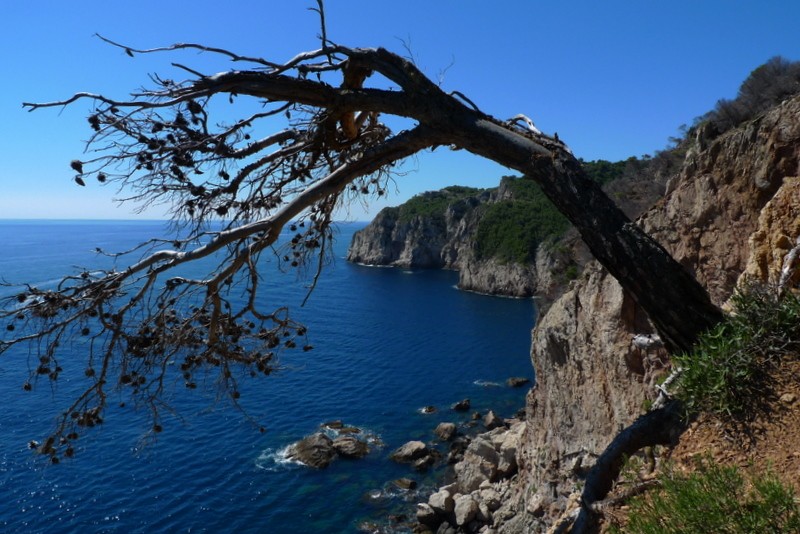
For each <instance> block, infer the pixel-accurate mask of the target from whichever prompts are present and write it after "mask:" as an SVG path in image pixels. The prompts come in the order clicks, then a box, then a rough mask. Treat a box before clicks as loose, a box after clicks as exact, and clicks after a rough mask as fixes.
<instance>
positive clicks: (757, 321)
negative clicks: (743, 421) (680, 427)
mask: <svg viewBox="0 0 800 534" xmlns="http://www.w3.org/2000/svg"><path fill="white" fill-rule="evenodd" d="M732 302H733V313H732V314H731V315H730V316H728V317H727V318H726V319H725V320H724V321H723V322H722V323H720V324H719V325H717V327H716V328H714V329H713V330H711V331H710V332H708V333H707V334H705V335H703V336H701V338H700V340H699V341H698V343H697V345H696V346H695V349H694V350H693V352H692V353H691V354H688V355H687V354H683V355H680V356H677V357H676V358H675V359H676V361H677V364H678V365H680V366H681V367H683V368H684V372H683V375H682V376H681V378H680V381H679V384H678V385H679V391H678V396H679V397H680V398H681V399H682V400H683V401H684V403H685V404H686V407H687V409H688V410H689V412H690V413H694V412H699V411H705V412H711V413H714V414H717V415H722V416H726V417H734V418H742V417H744V418H747V417H748V416H750V415H752V414H754V413H756V411H757V410H758V409H759V408H760V407H761V406H762V405H763V403H764V402H765V401H766V400H767V399H768V398H769V397H770V396H771V395H772V394H773V391H772V388H771V385H770V380H769V373H770V371H771V370H772V369H773V368H774V365H775V364H776V363H777V361H778V360H779V359H780V358H781V357H784V356H787V355H792V356H794V357H796V355H797V353H798V351H800V299H798V298H797V297H796V296H795V295H793V294H791V293H788V294H786V295H785V296H784V297H783V298H779V297H778V296H777V292H776V291H774V289H773V288H770V287H765V286H758V285H753V284H748V285H746V286H745V287H744V288H743V289H742V290H741V291H737V292H736V294H735V295H734V296H733V298H732Z"/></svg>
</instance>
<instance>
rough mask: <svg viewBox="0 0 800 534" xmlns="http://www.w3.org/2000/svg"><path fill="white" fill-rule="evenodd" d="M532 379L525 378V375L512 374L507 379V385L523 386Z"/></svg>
mask: <svg viewBox="0 0 800 534" xmlns="http://www.w3.org/2000/svg"><path fill="white" fill-rule="evenodd" d="M530 381H531V380H530V379H529V378H525V377H524V376H512V377H511V378H509V379H508V380H506V385H507V386H508V387H510V388H521V387H522V386H524V385H525V384H527V383H529V382H530Z"/></svg>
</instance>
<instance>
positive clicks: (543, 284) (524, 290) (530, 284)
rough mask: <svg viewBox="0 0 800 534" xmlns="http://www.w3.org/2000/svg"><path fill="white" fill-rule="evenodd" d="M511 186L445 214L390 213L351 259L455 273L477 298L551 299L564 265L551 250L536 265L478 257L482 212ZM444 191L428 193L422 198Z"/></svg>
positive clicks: (358, 242)
mask: <svg viewBox="0 0 800 534" xmlns="http://www.w3.org/2000/svg"><path fill="white" fill-rule="evenodd" d="M508 183H509V182H508V179H504V180H503V181H501V183H500V186H498V187H497V189H494V190H483V191H478V192H476V193H475V194H474V195H472V196H469V197H467V198H459V199H457V200H453V202H452V203H451V204H449V205H447V206H446V207H443V208H442V213H436V214H424V215H408V214H404V212H403V211H402V209H401V208H386V209H384V210H382V211H381V212H380V213H379V214H378V215H377V216H376V218H375V219H374V220H373V221H372V222H371V223H370V224H369V225H368V226H367V227H366V228H364V229H362V230H361V231H359V232H356V234H355V235H354V236H353V241H352V243H351V245H350V248H349V250H348V253H347V259H348V261H352V262H355V263H361V264H365V265H374V266H395V267H403V268H419V269H430V268H436V269H453V270H457V271H458V272H459V283H458V285H459V287H460V288H461V289H464V290H468V291H476V292H479V293H487V294H491V295H504V296H513V297H530V296H533V295H552V294H553V293H554V286H555V285H557V284H558V283H559V280H558V279H557V276H554V274H553V273H557V272H559V268H560V267H562V265H561V264H562V263H563V261H564V260H563V259H560V256H559V255H558V254H554V253H553V251H551V250H549V249H548V248H547V247H542V246H540V247H538V250H537V252H536V258H535V261H533V262H530V263H524V264H523V263H515V262H503V261H499V260H497V259H495V258H479V257H478V255H477V254H476V252H475V248H474V244H475V234H476V232H477V229H478V224H479V223H480V219H481V216H482V209H481V207H482V206H486V205H488V204H491V203H494V202H498V201H501V200H509V199H511V198H512V197H513V194H512V192H511V188H510V187H508ZM446 192H447V189H445V190H443V191H440V192H431V193H424V194H423V195H422V198H426V197H425V196H426V195H429V196H432V195H441V194H443V193H446Z"/></svg>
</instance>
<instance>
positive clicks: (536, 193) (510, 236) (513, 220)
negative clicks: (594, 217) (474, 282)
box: [475, 176, 569, 263]
mask: <svg viewBox="0 0 800 534" xmlns="http://www.w3.org/2000/svg"><path fill="white" fill-rule="evenodd" d="M503 187H505V190H506V191H508V192H509V193H510V199H508V200H500V201H498V202H495V203H492V204H488V205H485V206H483V207H482V209H483V210H484V212H483V214H482V215H483V216H482V217H481V220H480V223H478V229H477V232H476V233H475V252H476V255H477V257H478V258H481V259H488V258H495V259H497V260H498V261H500V262H502V263H509V262H513V263H525V262H529V261H531V260H532V259H533V258H534V256H535V254H536V249H537V247H538V246H539V244H541V243H542V242H544V241H547V240H549V239H555V238H557V237H559V236H561V235H563V234H564V232H565V231H566V230H567V229H568V228H569V222H568V221H567V219H566V218H565V217H564V216H563V215H561V213H559V212H558V210H556V208H555V206H553V204H552V203H551V202H550V201H549V200H548V199H547V197H545V196H544V193H543V192H542V190H541V188H540V187H539V186H538V185H537V184H536V183H535V182H533V181H531V180H526V179H524V178H514V177H510V176H505V177H503V179H502V182H501V188H503Z"/></svg>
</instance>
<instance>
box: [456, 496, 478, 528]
mask: <svg viewBox="0 0 800 534" xmlns="http://www.w3.org/2000/svg"><path fill="white" fill-rule="evenodd" d="M453 513H454V514H455V516H456V525H458V526H460V527H463V526H464V525H466V524H467V523H469V522H470V521H472V520H473V519H474V518H475V516H476V515H478V503H476V502H475V499H473V498H472V495H459V496H458V497H456V499H455V505H454V506H453Z"/></svg>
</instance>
